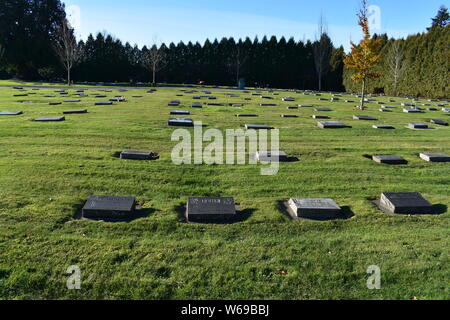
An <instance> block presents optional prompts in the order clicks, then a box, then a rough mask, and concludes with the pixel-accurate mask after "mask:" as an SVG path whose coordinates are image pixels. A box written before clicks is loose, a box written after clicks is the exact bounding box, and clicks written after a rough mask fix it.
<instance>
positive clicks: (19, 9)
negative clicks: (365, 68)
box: [0, 0, 449, 97]
mask: <svg viewBox="0 0 450 320" xmlns="http://www.w3.org/2000/svg"><path fill="white" fill-rule="evenodd" d="M445 12H447V15H448V11H446V9H445V10H444V9H441V10H440V13H439V14H438V16H437V17H436V18H435V19H433V26H432V27H431V28H430V29H429V30H428V32H426V33H422V34H417V35H413V36H410V37H408V38H407V39H389V38H388V37H387V35H374V36H373V39H375V40H377V42H380V43H381V45H380V46H379V49H377V50H378V52H377V54H379V55H380V56H381V58H380V60H379V62H378V63H377V66H376V67H375V72H377V73H379V74H380V75H381V77H380V78H377V79H370V80H369V81H368V82H367V89H368V92H380V93H381V92H385V93H390V94H392V93H398V94H407V95H427V96H430V97H433V96H444V95H446V94H448V81H447V79H448V71H449V70H448V61H449V59H448V57H449V56H448V55H449V50H448V43H449V41H448V40H449V32H448V30H449V27H448V17H447V20H445ZM435 20H436V21H435ZM445 21H447V22H445ZM2 52H3V55H1V54H0V59H1V60H0V77H2V78H11V77H16V78H21V79H25V80H47V81H52V80H61V79H65V78H69V79H73V80H74V81H77V82H82V81H87V82H133V83H137V82H156V81H157V82H159V83H174V84H183V83H186V84H187V83H189V84H196V83H203V84H211V85H231V86H235V85H236V84H237V82H238V81H239V79H240V78H245V81H246V84H247V86H260V87H273V88H298V89H312V90H317V89H320V90H327V91H344V90H348V91H358V90H359V89H360V88H359V86H360V85H359V84H355V83H354V82H353V81H352V79H351V77H352V75H353V74H354V71H352V70H346V69H345V68H344V59H345V52H344V49H343V47H336V46H334V45H333V43H332V41H331V39H330V38H329V36H328V34H327V29H326V25H324V23H323V19H322V18H321V23H319V29H318V37H317V39H315V40H313V41H311V40H308V41H296V40H294V39H293V38H290V39H286V38H284V37H281V38H279V39H278V38H277V37H275V36H272V37H267V36H264V37H263V38H261V39H259V38H254V39H250V38H245V39H238V40H235V39H234V38H223V39H220V40H218V39H214V40H206V41H205V42H204V43H202V44H200V43H198V42H196V43H192V42H188V43H183V42H179V43H177V44H174V43H170V44H160V45H157V44H156V41H152V42H151V43H150V44H149V45H148V46H144V47H142V48H140V47H138V46H137V45H134V46H133V45H131V44H130V43H128V42H125V43H123V42H122V41H121V40H119V39H116V38H114V37H113V36H112V35H110V34H107V33H98V34H96V35H93V34H91V35H89V37H88V38H87V39H86V40H85V41H77V40H76V38H75V36H74V34H73V30H72V29H71V28H70V26H69V25H68V24H67V20H66V14H65V8H64V4H63V3H62V2H61V1H60V0H46V1H36V0H2V1H1V2H0V53H2ZM2 56H3V58H1V57H2Z"/></svg>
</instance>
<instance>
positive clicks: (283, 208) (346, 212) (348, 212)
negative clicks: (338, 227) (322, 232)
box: [277, 200, 355, 221]
mask: <svg viewBox="0 0 450 320" xmlns="http://www.w3.org/2000/svg"><path fill="white" fill-rule="evenodd" d="M277 209H278V211H280V212H281V213H282V214H283V215H285V216H286V217H288V218H289V219H291V220H309V221H331V220H346V219H350V218H352V217H354V216H355V214H354V212H353V211H352V209H351V208H350V207H349V206H345V207H341V212H340V213H339V214H338V215H336V216H335V217H333V218H326V217H317V218H314V219H311V218H301V217H295V214H294V212H292V211H291V209H290V208H289V205H288V202H287V201H282V200H279V201H277Z"/></svg>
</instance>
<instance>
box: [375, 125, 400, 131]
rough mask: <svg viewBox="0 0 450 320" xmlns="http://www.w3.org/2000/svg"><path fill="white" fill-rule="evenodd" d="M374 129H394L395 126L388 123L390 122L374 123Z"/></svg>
mask: <svg viewBox="0 0 450 320" xmlns="http://www.w3.org/2000/svg"><path fill="white" fill-rule="evenodd" d="M372 128H374V129H386V130H392V129H395V127H394V126H391V125H388V124H374V125H373V126H372Z"/></svg>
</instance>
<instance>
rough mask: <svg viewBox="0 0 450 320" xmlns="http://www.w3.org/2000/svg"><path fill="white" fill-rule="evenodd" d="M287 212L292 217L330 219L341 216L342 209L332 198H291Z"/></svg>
mask: <svg viewBox="0 0 450 320" xmlns="http://www.w3.org/2000/svg"><path fill="white" fill-rule="evenodd" d="M287 205H288V207H287V208H288V212H289V214H290V215H291V217H292V218H293V219H296V220H297V219H301V218H303V219H313V220H330V219H337V218H340V217H341V214H342V209H341V207H339V206H338V205H337V204H336V202H334V200H332V199H325V198H303V199H302V198H291V199H289V201H288V203H287Z"/></svg>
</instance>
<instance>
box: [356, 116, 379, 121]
mask: <svg viewBox="0 0 450 320" xmlns="http://www.w3.org/2000/svg"><path fill="white" fill-rule="evenodd" d="M353 120H368V121H376V120H378V119H377V118H375V117H372V116H361V115H357V116H353Z"/></svg>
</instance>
